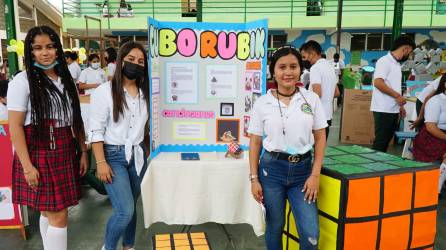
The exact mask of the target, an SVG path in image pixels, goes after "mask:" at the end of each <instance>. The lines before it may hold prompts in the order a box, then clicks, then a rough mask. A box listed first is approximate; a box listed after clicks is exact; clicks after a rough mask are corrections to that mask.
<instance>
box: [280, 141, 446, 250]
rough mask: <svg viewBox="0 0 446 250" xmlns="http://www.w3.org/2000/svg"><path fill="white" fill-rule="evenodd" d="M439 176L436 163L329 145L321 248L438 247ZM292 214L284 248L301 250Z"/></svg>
mask: <svg viewBox="0 0 446 250" xmlns="http://www.w3.org/2000/svg"><path fill="white" fill-rule="evenodd" d="M438 178H439V168H438V166H434V165H432V164H426V163H420V162H415V161H409V160H403V159H401V158H399V157H396V156H392V155H388V154H385V153H381V152H376V151H373V150H371V149H368V148H364V147H360V146H338V147H329V148H327V150H326V157H325V159H324V167H323V169H322V174H321V179H320V193H319V197H318V208H319V225H320V238H319V249H321V250H340V249H346V250H359V249H360V250H369V249H372V250H376V249H379V250H387V249H388V250H403V249H433V246H434V239H435V231H436V215H437V213H436V209H437V203H438V194H437V192H438ZM302 202H303V201H302ZM286 214H287V217H286V219H287V223H286V225H285V228H284V234H283V241H284V244H283V246H284V249H293V250H295V249H299V247H298V242H299V240H300V239H299V235H298V233H297V230H296V227H295V221H294V218H293V215H292V213H291V212H290V209H289V206H287V213H286ZM302 240H305V239H302Z"/></svg>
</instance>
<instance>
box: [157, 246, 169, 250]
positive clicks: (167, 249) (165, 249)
mask: <svg viewBox="0 0 446 250" xmlns="http://www.w3.org/2000/svg"><path fill="white" fill-rule="evenodd" d="M155 250H172V247H170V246H168V247H158V246H157V247H156V249H155Z"/></svg>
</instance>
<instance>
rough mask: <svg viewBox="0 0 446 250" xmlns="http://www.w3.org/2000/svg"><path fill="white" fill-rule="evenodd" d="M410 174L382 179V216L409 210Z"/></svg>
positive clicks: (411, 177)
mask: <svg viewBox="0 0 446 250" xmlns="http://www.w3.org/2000/svg"><path fill="white" fill-rule="evenodd" d="M412 175H413V174H412V173H405V174H397V175H389V176H385V177H384V210H383V212H384V214H387V213H392V212H398V211H406V210H410V207H411V202H412V179H413V176H412Z"/></svg>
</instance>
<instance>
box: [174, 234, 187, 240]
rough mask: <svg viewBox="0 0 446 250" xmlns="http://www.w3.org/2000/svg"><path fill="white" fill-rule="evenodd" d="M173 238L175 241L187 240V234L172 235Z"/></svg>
mask: <svg viewBox="0 0 446 250" xmlns="http://www.w3.org/2000/svg"><path fill="white" fill-rule="evenodd" d="M173 238H174V239H175V240H187V234H174V235H173Z"/></svg>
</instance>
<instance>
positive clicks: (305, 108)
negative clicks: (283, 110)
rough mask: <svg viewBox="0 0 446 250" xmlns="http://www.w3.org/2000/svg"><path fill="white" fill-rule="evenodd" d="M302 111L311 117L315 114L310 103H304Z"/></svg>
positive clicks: (301, 107)
mask: <svg viewBox="0 0 446 250" xmlns="http://www.w3.org/2000/svg"><path fill="white" fill-rule="evenodd" d="M300 109H301V110H302V112H304V113H305V114H310V115H312V114H313V110H311V106H310V105H309V104H308V103H302V106H300Z"/></svg>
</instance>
